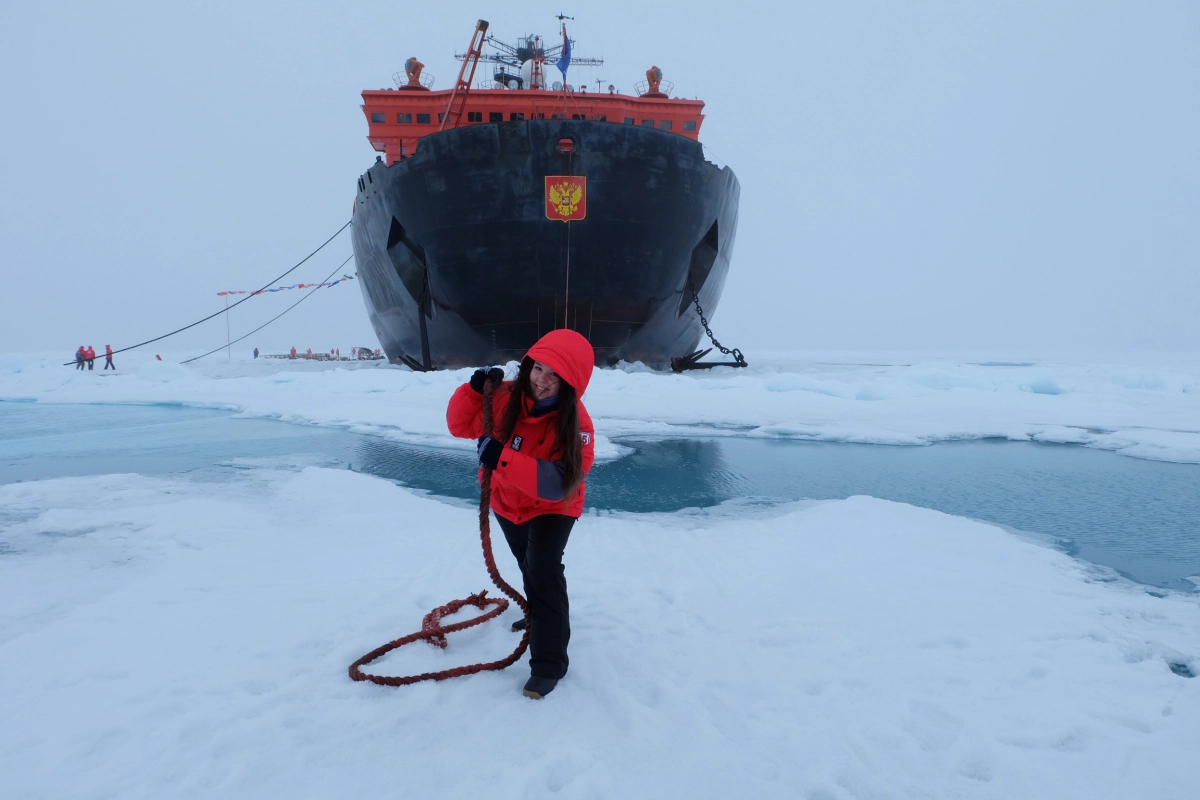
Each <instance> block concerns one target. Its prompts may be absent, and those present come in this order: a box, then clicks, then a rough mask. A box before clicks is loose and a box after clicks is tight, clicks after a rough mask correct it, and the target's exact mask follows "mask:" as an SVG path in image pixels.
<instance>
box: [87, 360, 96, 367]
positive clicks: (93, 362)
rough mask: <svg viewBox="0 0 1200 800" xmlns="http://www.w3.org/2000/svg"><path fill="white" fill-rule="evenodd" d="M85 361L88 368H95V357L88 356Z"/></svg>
mask: <svg viewBox="0 0 1200 800" xmlns="http://www.w3.org/2000/svg"><path fill="white" fill-rule="evenodd" d="M87 362H88V369H95V368H96V359H94V358H89V359H88V360H87Z"/></svg>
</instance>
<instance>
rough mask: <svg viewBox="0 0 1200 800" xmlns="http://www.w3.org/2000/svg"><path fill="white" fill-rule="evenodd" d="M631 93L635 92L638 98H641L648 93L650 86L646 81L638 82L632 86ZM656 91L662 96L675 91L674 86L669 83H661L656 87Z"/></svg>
mask: <svg viewBox="0 0 1200 800" xmlns="http://www.w3.org/2000/svg"><path fill="white" fill-rule="evenodd" d="M633 91H635V92H637V96H638V97H641V96H642V95H644V94H645V93H646V92H648V91H650V84H649V83H647V82H646V81H638V82H637V83H635V84H634V85H633ZM658 91H660V92H662V93H663V94H670V93H671V92H673V91H675V84H673V83H671V82H670V81H663V82H662V83H660V84H659V85H658Z"/></svg>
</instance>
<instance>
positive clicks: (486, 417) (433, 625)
mask: <svg viewBox="0 0 1200 800" xmlns="http://www.w3.org/2000/svg"><path fill="white" fill-rule="evenodd" d="M497 385H498V382H493V381H491V380H488V381H487V382H486V383H484V385H483V435H484V436H491V435H492V392H494V391H495V389H496V386H497ZM491 504H492V470H491V469H490V468H489V467H486V466H485V467H483V474H482V475H481V476H480V479H479V539H480V542H481V543H482V544H483V562H484V564H485V565H487V571H488V576H489V577H490V578H491V579H492V583H494V584H496V588H498V589H499V590H500V591H502V592H504V593H505V594H506V595H508V596H509V597H511V598H512V599H513V601H514V602H515V603H516V604H517V605H518V606H520V607H521V610H522V611H523V612H525V633H524V635H523V636H522V637H521V643H520V644H518V645H517V649H516V650H513V651H512V653H511V654H509V655H508V656H506V657H504V658H502V659H500V660H499V661H490V662H488V663H485V664H469V665H467V666H465V667H452V668H451V669H443V670H439V671H438V672H422V673H421V674H420V675H405V676H401V677H384V676H381V675H368V674H367V673H365V672H363V671H362V670H361V669H359V667H362V666H365V665H367V664H370V663H371V662H372V661H374V660H375V659H377V658H379V657H380V656H382V655H384V654H385V653H390V652H391V651H393V650H395V649H396V648H397V647H403V646H404V645H406V644H410V643H412V642H416V641H419V640H421V639H424V640H426V641H428V642H429V643H430V644H432V645H436V646H437V647H441V648H443V649H444V648H445V647H446V634H447V633H454V632H455V631H461V630H465V629H467V628H472V627H474V626H476V625H481V624H483V623H484V622H487V621H488V620H489V619H493V618H495V617H498V616H499V615H501V614H503V613H504V611H505V609H507V608H508V601H507V600H505V599H503V598H500V597H485V595H486V594H487V590H486V589H485V590H483V591H482V592H479V593H478V594H473V595H471V596H470V597H468V598H466V599H465V600H451V601H450V602H449V603H446V605H444V606H438V607H437V608H435V609H433V610H432V611H430V612H429V613H428V614H426V615H425V619H424V620H422V621H421V630H420V631H418V632H416V633H410V634H409V635H408V636H402V637H400V638H399V639H396V640H395V641H392V642H388V643H387V644H385V645H383V646H382V647H376V648H375V649H374V650H372V651H371V652H369V653H367V654H366V655H365V656H363V657H362V658H360V659H359V660H358V661H355V662H354V663H353V664H351V665H350V678H351V680H356V681H371V682H372V683H378V684H379V685H381V686H406V685H408V684H410V683H418V682H420V681H442V680H445V679H446V678H459V677H462V676H463V675H473V674H475V673H476V672H485V671H488V670H500V669H504V668H505V667H509V666H512V665H513V664H515V663H517V659H519V658H520V657H521V656H522V655H523V654H524V653H525V650H526V648H528V647H529V629H530V628H531V627H532V625H533V622H532V621H531V620H530V619H529V606H528V604H527V603H526V602H525V598H524V597H522V596H521V593H520V592H518V591H517V590H516V589H514V588H513V587H511V586H509V585H508V584H507V583H506V582H505V580H504V578H502V577H500V570H499V569H497V568H496V559H495V558H494V557H493V555H492V535H491V534H492V529H491V518H490V516H489V512H490V510H491ZM468 605H471V606H475V607H476V608H478V609H480V610H481V611H482V610H483V609H485V608H487V607H488V606H494V608H492V610H491V611H488V612H487V613H485V614H480V615H479V616H477V617H473V618H472V619H469V620H466V621H464V622H456V623H454V624H452V625H442V617H445V616H448V615H450V614H453V613H455V612H456V611H459V610H460V609H462V608H463V606H468Z"/></svg>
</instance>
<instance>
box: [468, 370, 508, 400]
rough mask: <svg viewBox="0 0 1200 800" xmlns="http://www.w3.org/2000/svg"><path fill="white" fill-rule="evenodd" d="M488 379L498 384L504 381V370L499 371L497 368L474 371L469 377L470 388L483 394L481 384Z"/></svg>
mask: <svg viewBox="0 0 1200 800" xmlns="http://www.w3.org/2000/svg"><path fill="white" fill-rule="evenodd" d="M488 378H491V379H492V380H493V381H495V382H496V383H497V384H499V383H500V382H501V381H503V380H504V370H502V369H500V368H499V367H492V368H491V369H477V370H475V372H474V374H472V375H471V388H472V389H474V390H475V391H476V392H478V393H479V394H483V382H484V381H486V380H487V379H488Z"/></svg>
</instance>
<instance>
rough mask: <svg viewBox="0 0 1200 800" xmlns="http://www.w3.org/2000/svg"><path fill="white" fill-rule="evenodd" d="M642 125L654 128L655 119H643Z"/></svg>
mask: <svg viewBox="0 0 1200 800" xmlns="http://www.w3.org/2000/svg"><path fill="white" fill-rule="evenodd" d="M642 127H643V128H653V127H654V120H652V119H644V120H642Z"/></svg>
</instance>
